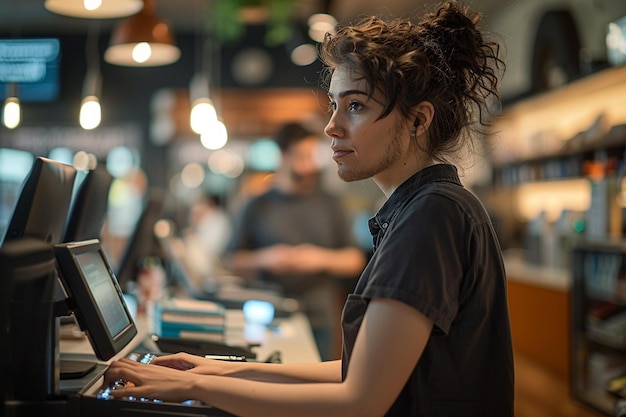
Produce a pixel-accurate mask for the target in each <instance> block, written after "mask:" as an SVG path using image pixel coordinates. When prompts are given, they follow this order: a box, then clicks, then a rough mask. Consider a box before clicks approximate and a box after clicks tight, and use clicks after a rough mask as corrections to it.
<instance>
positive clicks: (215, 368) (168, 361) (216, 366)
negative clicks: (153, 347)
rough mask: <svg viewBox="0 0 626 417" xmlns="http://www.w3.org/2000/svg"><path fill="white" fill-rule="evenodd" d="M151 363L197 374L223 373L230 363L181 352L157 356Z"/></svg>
mask: <svg viewBox="0 0 626 417" xmlns="http://www.w3.org/2000/svg"><path fill="white" fill-rule="evenodd" d="M151 364H153V365H160V366H165V367H168V368H173V369H178V370H180V371H189V372H191V373H194V374H199V375H224V374H225V373H226V370H227V368H229V364H230V363H229V362H225V361H218V360H213V359H206V358H203V357H202V356H197V355H191V354H189V353H184V352H181V353H176V354H173V355H164V356H157V357H156V358H154V359H153V360H152V362H151ZM230 365H232V364H230Z"/></svg>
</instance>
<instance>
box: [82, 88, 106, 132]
mask: <svg viewBox="0 0 626 417" xmlns="http://www.w3.org/2000/svg"><path fill="white" fill-rule="evenodd" d="M101 120H102V109H101V107H100V101H99V100H98V97H96V96H87V97H85V98H84V99H83V101H82V103H81V105H80V116H79V121H80V126H81V127H82V128H83V129H85V130H91V129H95V128H96V127H98V126H100V121H101Z"/></svg>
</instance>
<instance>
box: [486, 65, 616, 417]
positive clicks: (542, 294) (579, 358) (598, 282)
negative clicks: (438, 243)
mask: <svg viewBox="0 0 626 417" xmlns="http://www.w3.org/2000/svg"><path fill="white" fill-rule="evenodd" d="M493 132H494V134H493V143H492V146H491V148H492V150H493V152H492V155H491V158H492V159H491V160H492V163H493V189H492V191H493V194H492V199H493V201H495V202H496V203H498V202H499V203H500V204H501V206H498V205H497V204H494V206H492V207H490V209H491V210H492V211H494V214H495V215H496V216H497V217H498V219H499V220H500V224H501V225H504V226H508V229H509V234H510V236H512V237H516V236H519V235H516V234H515V233H510V230H516V227H519V224H520V222H524V221H526V222H530V221H532V220H533V219H538V218H541V215H542V214H545V218H546V219H549V220H548V224H550V225H552V226H554V225H555V224H556V219H558V218H559V215H560V214H561V213H564V212H565V211H566V210H567V211H569V212H572V213H575V216H576V218H578V219H580V218H581V216H582V218H584V220H585V221H584V231H583V232H580V233H578V234H576V235H575V236H574V235H570V236H569V237H570V238H572V237H574V239H573V240H572V241H571V242H570V243H571V245H568V247H564V245H552V246H547V247H551V248H558V250H560V251H562V252H563V253H561V254H560V255H562V256H561V258H562V262H559V263H558V265H548V264H543V263H539V264H538V263H530V262H531V259H530V258H529V257H528V256H526V258H524V259H521V261H520V262H521V263H522V264H523V263H524V262H526V263H527V264H530V265H531V266H532V267H536V268H547V269H550V268H553V267H555V266H557V267H560V268H562V269H563V272H564V274H566V275H567V277H568V278H569V279H567V280H566V281H567V283H566V285H565V286H564V287H563V288H554V287H552V286H549V285H548V284H550V281H549V280H546V279H542V278H541V277H540V276H538V275H537V274H535V273H532V272H530V273H529V272H527V271H526V270H525V269H524V268H515V269H513V268H508V269H507V270H508V274H509V278H510V282H511V285H510V287H509V300H510V306H511V318H512V331H513V335H514V342H515V348H516V349H517V350H518V351H520V352H523V353H525V354H526V355H528V356H529V357H532V358H533V359H537V360H538V363H541V364H542V365H543V366H545V367H546V368H550V369H552V370H555V371H557V372H559V373H561V374H564V375H567V377H568V378H569V380H570V393H571V396H572V398H573V399H575V400H576V401H577V402H580V403H583V404H586V405H588V406H589V407H591V408H593V409H595V410H597V411H598V412H600V413H602V414H605V415H607V416H614V415H615V402H616V400H617V397H616V396H615V395H613V394H611V393H610V392H609V391H608V390H607V384H609V383H610V382H612V381H614V379H615V378H617V377H619V376H621V375H626V233H625V231H626V227H625V226H626V224H625V222H624V219H625V218H626V216H625V213H626V198H625V197H626V193H625V191H626V188H625V185H626V182H624V181H623V179H624V178H623V173H624V170H623V168H624V166H625V161H626V158H625V156H626V66H621V67H615V68H610V69H607V70H603V71H601V72H598V73H596V74H593V75H591V76H587V77H585V78H583V79H581V80H578V81H576V82H573V83H570V84H568V85H565V86H563V87H561V88H559V89H555V90H552V91H549V92H547V93H544V94H541V95H538V96H535V97H531V98H529V99H525V100H523V101H520V102H518V103H515V104H513V105H511V106H510V107H507V108H505V109H504V111H503V113H502V114H501V116H500V117H499V118H498V119H497V120H496V121H495V124H494V130H493ZM502 202H505V203H502ZM529 224H530V223H529ZM548 229H550V228H549V227H548ZM555 230H556V229H551V232H552V233H554V235H553V239H552V240H549V239H548V240H547V241H548V242H550V241H552V242H554V241H558V239H559V236H561V235H559V234H558V233H555ZM559 230H560V231H559V233H560V232H562V229H559ZM535 232H536V231H535ZM570 232H571V230H570ZM547 233H548V232H547V231H546V230H543V229H542V231H541V232H540V233H539V235H537V236H535V235H533V236H534V237H537V239H539V237H538V236H545V235H547ZM527 237H528V236H526V237H525V239H526V238H527ZM516 243H517V242H516ZM523 243H524V245H525V247H526V249H527V250H526V251H522V253H531V251H529V250H528V249H529V248H530V247H531V246H528V245H529V244H530V245H538V248H539V249H538V250H539V251H540V253H542V254H543V253H545V252H546V251H545V247H543V246H541V245H543V244H546V241H544V240H542V239H539V240H532V241H531V240H525V241H524V242H523ZM565 255H567V256H565ZM550 259H553V258H550ZM553 260H554V259H553ZM544 261H545V260H544V259H543V258H542V259H541V262H544ZM532 262H537V261H536V260H534V258H533V260H532ZM529 277H532V279H528V278H529ZM537 300H543V303H542V304H541V306H539V307H538V305H537V304H536V302H537ZM555 329H558V330H555ZM559 359H560V360H559ZM624 381H626V378H625V379H624ZM623 392H624V395H625V396H626V389H624V391H623Z"/></svg>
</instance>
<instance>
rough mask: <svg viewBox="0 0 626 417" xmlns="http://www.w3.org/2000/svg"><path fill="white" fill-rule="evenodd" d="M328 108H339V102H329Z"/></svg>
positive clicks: (330, 109) (331, 109)
mask: <svg viewBox="0 0 626 417" xmlns="http://www.w3.org/2000/svg"><path fill="white" fill-rule="evenodd" d="M328 110H329V111H335V110H337V103H335V102H334V101H331V102H329V103H328Z"/></svg>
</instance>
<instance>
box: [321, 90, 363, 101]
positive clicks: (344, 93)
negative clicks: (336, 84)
mask: <svg viewBox="0 0 626 417" xmlns="http://www.w3.org/2000/svg"><path fill="white" fill-rule="evenodd" d="M352 94H362V95H367V93H366V92H365V91H361V90H346V91H342V92H340V93H339V98H344V97H345V96H349V95H352ZM328 98H331V99H332V98H335V97H334V95H333V93H331V92H328Z"/></svg>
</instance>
